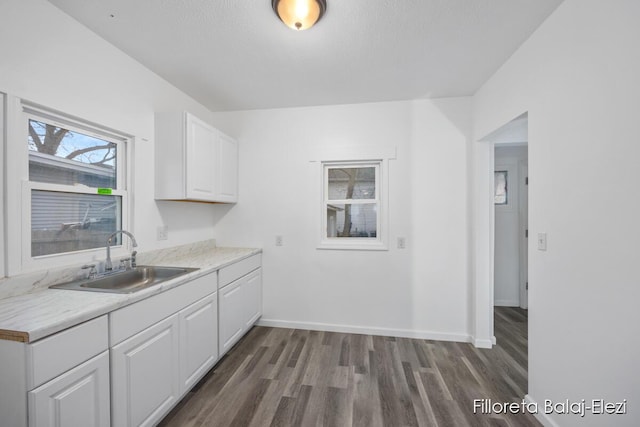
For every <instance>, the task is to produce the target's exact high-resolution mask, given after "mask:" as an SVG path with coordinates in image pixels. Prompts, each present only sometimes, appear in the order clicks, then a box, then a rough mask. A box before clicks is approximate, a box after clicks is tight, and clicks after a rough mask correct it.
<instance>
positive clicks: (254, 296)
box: [243, 268, 262, 329]
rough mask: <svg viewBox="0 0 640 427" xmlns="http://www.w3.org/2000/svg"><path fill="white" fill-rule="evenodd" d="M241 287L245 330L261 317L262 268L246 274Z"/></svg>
mask: <svg viewBox="0 0 640 427" xmlns="http://www.w3.org/2000/svg"><path fill="white" fill-rule="evenodd" d="M243 280H244V284H243V286H244V287H245V288H246V289H245V290H244V295H245V329H250V328H251V327H252V326H253V324H254V323H256V322H257V321H258V319H259V318H260V316H262V268H258V269H257V270H254V271H253V272H251V273H249V274H247V275H246V276H245V277H244V278H243Z"/></svg>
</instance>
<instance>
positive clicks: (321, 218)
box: [310, 145, 396, 251]
mask: <svg viewBox="0 0 640 427" xmlns="http://www.w3.org/2000/svg"><path fill="white" fill-rule="evenodd" d="M395 158H396V148H395V147H389V146H386V147H379V146H357V145H354V146H345V145H340V146H323V147H320V148H319V149H317V150H316V151H315V152H312V153H311V159H310V161H311V162H312V163H315V164H316V166H315V168H316V171H317V173H316V174H314V175H315V177H316V180H317V181H316V182H317V183H318V184H319V186H318V187H316V188H318V205H315V204H314V205H315V206H318V208H317V209H316V212H317V216H316V221H317V222H316V223H317V224H318V229H317V230H318V231H317V233H318V243H317V245H316V249H322V250H325V249H327V250H356V251H358V250H359V251H386V250H389V160H394V159H395ZM363 164H378V165H379V168H378V176H377V182H376V192H377V198H378V212H377V217H378V218H377V221H378V229H377V232H376V238H375V239H373V238H356V237H350V238H346V237H342V238H332V239H329V238H327V237H326V236H327V218H326V216H327V213H326V201H325V198H326V195H325V182H326V179H325V165H340V166H341V167H349V165H354V166H356V165H358V166H362V165H363ZM352 202H353V200H350V201H349V203H352ZM367 202H369V201H367Z"/></svg>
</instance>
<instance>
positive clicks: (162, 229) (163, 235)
mask: <svg viewBox="0 0 640 427" xmlns="http://www.w3.org/2000/svg"><path fill="white" fill-rule="evenodd" d="M157 231H158V240H167V239H168V238H169V226H167V225H160V226H158V230H157Z"/></svg>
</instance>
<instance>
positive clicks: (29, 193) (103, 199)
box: [23, 107, 126, 259]
mask: <svg viewBox="0 0 640 427" xmlns="http://www.w3.org/2000/svg"><path fill="white" fill-rule="evenodd" d="M23 117H24V122H23V123H24V126H25V128H26V132H25V135H26V141H25V142H24V143H25V144H26V145H27V147H28V169H29V171H28V181H26V182H25V183H24V184H23V206H24V210H26V212H24V211H23V230H25V232H27V233H28V235H29V237H30V238H29V241H30V243H29V248H23V253H25V255H27V256H28V257H30V258H31V259H37V258H38V257H44V256H52V255H60V254H68V253H74V252H80V251H87V250H92V249H96V248H104V246H105V244H106V240H107V237H108V235H109V234H111V233H113V232H114V231H116V230H119V229H122V228H123V226H124V225H125V224H124V223H123V222H126V221H125V217H126V215H125V213H126V181H125V174H124V171H125V169H126V168H125V167H124V165H125V154H126V149H125V139H124V138H122V137H119V136H117V135H113V134H111V133H109V132H107V131H104V130H100V129H97V128H95V127H92V126H90V125H86V124H83V123H79V122H78V121H75V120H67V119H65V118H64V117H59V116H57V115H52V114H48V113H46V112H42V111H39V110H35V109H33V110H32V109H30V108H27V107H25V108H24V115H23ZM117 237H118V239H119V238H120V236H117ZM25 243H26V242H25ZM114 245H116V246H117V245H120V242H119V240H118V241H116V242H114Z"/></svg>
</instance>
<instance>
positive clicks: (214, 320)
mask: <svg viewBox="0 0 640 427" xmlns="http://www.w3.org/2000/svg"><path fill="white" fill-rule="evenodd" d="M216 360H218V294H217V293H214V294H212V295H209V296H208V297H205V298H203V299H201V300H200V301H198V302H196V303H194V304H192V305H190V306H189V307H187V308H185V309H184V310H182V311H180V385H181V387H182V392H183V393H184V392H186V391H188V390H189V389H191V387H193V386H194V385H195V384H196V382H198V380H200V378H202V376H203V375H204V374H205V373H206V372H207V371H208V370H209V368H211V367H212V366H213V364H214V363H215V362H216Z"/></svg>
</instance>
